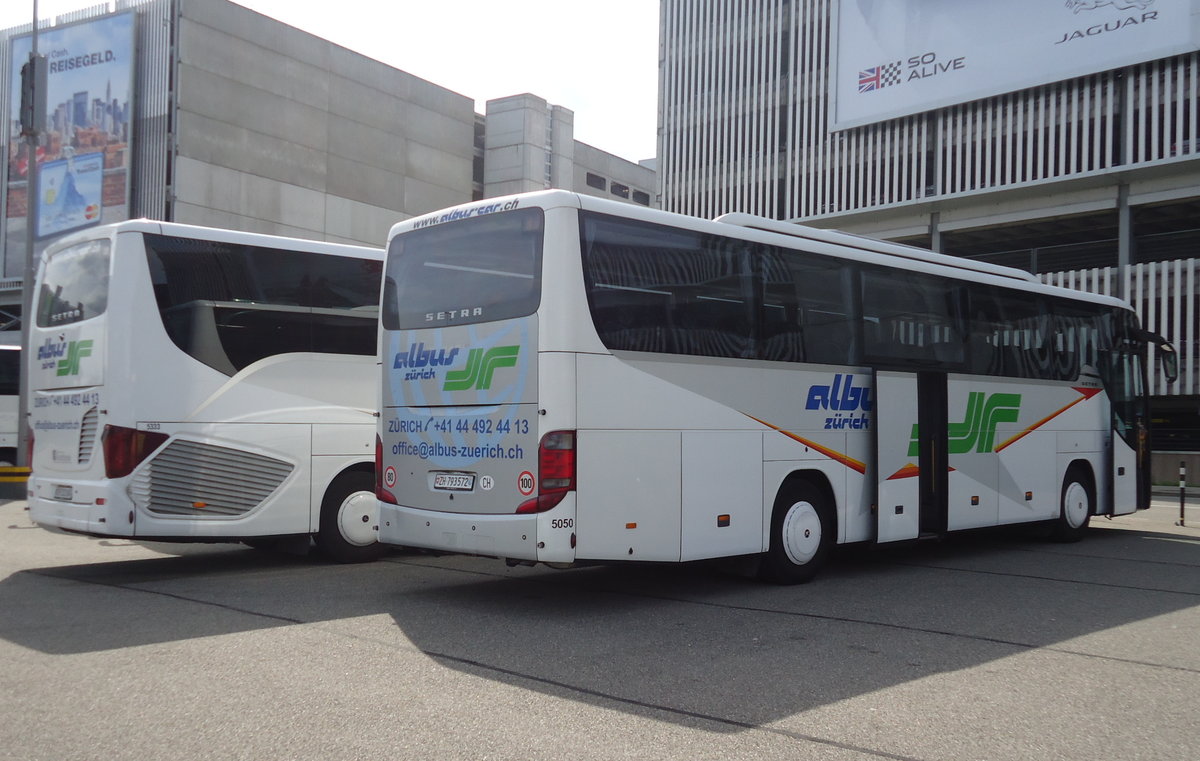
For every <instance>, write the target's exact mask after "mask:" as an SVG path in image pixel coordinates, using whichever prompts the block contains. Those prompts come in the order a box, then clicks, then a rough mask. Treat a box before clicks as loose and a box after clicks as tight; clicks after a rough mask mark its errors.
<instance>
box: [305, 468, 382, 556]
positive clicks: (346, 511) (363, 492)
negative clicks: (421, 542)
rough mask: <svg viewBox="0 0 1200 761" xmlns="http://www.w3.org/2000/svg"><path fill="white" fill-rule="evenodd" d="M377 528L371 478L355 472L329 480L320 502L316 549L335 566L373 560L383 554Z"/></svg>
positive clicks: (377, 516) (368, 474)
mask: <svg viewBox="0 0 1200 761" xmlns="http://www.w3.org/2000/svg"><path fill="white" fill-rule="evenodd" d="M378 525H379V503H378V502H376V501H375V478H374V476H372V474H370V473H366V472H363V471H359V470H351V471H347V472H345V473H342V474H341V475H339V476H338V477H337V478H335V479H333V483H331V484H330V485H329V489H328V490H326V492H325V499H323V500H322V501H321V528H320V531H318V532H317V537H316V539H317V549H318V550H320V551H321V554H323V555H325V556H326V557H327V558H329V559H330V560H336V561H337V562H339V563H365V562H368V561H371V560H377V559H379V558H381V557H383V555H384V553H385V552H386V551H387V547H385V546H384V545H382V544H380V543H379V542H378Z"/></svg>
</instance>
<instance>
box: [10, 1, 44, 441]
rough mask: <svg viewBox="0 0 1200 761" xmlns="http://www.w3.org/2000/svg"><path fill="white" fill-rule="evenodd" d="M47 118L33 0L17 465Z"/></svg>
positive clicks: (25, 104) (24, 80)
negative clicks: (41, 140)
mask: <svg viewBox="0 0 1200 761" xmlns="http://www.w3.org/2000/svg"><path fill="white" fill-rule="evenodd" d="M45 121H46V57H45V56H43V55H41V54H39V53H38V12H37V0H33V45H32V47H31V49H30V51H29V61H28V62H27V63H26V64H25V65H24V66H22V67H21V134H22V136H24V138H25V166H26V170H25V173H26V178H25V271H24V273H23V274H24V277H23V282H22V285H21V356H22V363H21V365H22V373H21V382H20V383H19V384H18V385H19V387H20V396H19V399H20V401H19V404H20V407H19V408H18V409H19V412H18V413H17V421H18V423H17V425H18V429H17V464H18V465H29V464H30V463H29V462H28V460H29V415H28V402H29V391H28V387H29V373H28V371H27V369H26V368H28V367H29V364H30V361H31V360H30V356H31V355H30V348H31V347H30V346H29V321H30V320H31V319H32V318H33V314H32V311H33V279H34V276H35V274H36V268H35V265H34V258H33V239H34V232H35V230H34V226H35V225H36V224H37V214H36V204H37V198H38V180H39V179H40V178H39V177H38V165H37V147H38V136H39V135H41V133H42V131H43V129H44V128H45Z"/></svg>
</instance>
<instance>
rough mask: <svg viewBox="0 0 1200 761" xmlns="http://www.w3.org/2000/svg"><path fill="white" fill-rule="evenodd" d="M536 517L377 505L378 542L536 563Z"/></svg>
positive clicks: (382, 503) (385, 504)
mask: <svg viewBox="0 0 1200 761" xmlns="http://www.w3.org/2000/svg"><path fill="white" fill-rule="evenodd" d="M537 527H538V516H537V515H469V514H459V513H438V512H431V511H429V510H418V509H416V508H411V507H403V506H401V505H392V504H388V503H386V502H381V503H380V504H379V541H380V542H383V543H384V544H398V545H403V546H405V547H422V548H425V549H431V550H442V551H444V552H458V553H462V554H464V555H486V556H488V557H498V558H513V559H516V560H534V561H536V560H538V559H539V558H538V547H537V544H538V542H537Z"/></svg>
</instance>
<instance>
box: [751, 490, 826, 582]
mask: <svg viewBox="0 0 1200 761" xmlns="http://www.w3.org/2000/svg"><path fill="white" fill-rule="evenodd" d="M833 533H834V519H833V511H832V509H831V508H830V505H829V502H828V500H827V499H826V498H825V495H824V494H822V493H821V490H820V489H818V488H817V487H816V486H814V485H813V484H811V483H808V482H803V481H802V482H799V483H795V484H792V485H789V486H786V487H784V488H783V489H782V490H780V492H779V496H778V497H776V498H775V508H774V509H773V510H772V512H771V545H770V549H769V550H767V553H766V554H765V555H763V558H762V562H761V564H760V566H759V576H760V577H761V578H762V579H764V580H766V581H771V582H774V583H776V584H799V583H802V582H805V581H808V580H810V579H811V578H812V577H813V576H816V574H817V571H818V570H820V568H821V566H822V565H823V564H824V562H825V559H826V557H827V556H828V555H829V550H830V547H831V546H832V544H833V540H834V536H833Z"/></svg>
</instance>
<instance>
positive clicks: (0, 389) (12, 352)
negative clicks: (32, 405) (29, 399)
mask: <svg viewBox="0 0 1200 761" xmlns="http://www.w3.org/2000/svg"><path fill="white" fill-rule="evenodd" d="M19 393H21V350H20V349H17V348H10V347H7V346H4V347H0V394H6V395H13V396H15V395H17V394H19Z"/></svg>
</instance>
